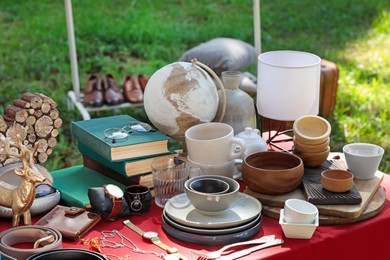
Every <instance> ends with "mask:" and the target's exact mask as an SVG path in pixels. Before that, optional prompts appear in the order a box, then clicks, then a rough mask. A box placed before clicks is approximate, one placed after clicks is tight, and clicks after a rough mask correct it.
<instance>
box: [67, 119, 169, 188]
mask: <svg viewBox="0 0 390 260" xmlns="http://www.w3.org/2000/svg"><path fill="white" fill-rule="evenodd" d="M134 121H138V120H137V119H134V118H133V117H131V116H129V115H117V116H110V117H102V118H95V119H90V120H85V121H77V122H72V124H71V132H72V135H73V137H75V138H76V140H77V146H78V149H79V151H80V152H81V154H82V155H83V163H84V166H85V167H87V168H90V169H92V170H94V171H97V172H99V173H101V174H104V175H106V176H108V177H110V178H112V179H115V180H117V181H119V182H121V183H123V184H125V185H131V184H135V183H140V184H142V185H145V186H148V187H149V188H151V187H152V186H153V181H152V177H151V164H152V161H153V160H154V159H156V158H161V157H170V158H173V157H174V156H175V152H172V151H170V150H169V148H168V141H169V140H170V137H168V136H167V135H165V134H164V133H162V132H160V131H158V130H154V129H153V131H149V132H133V133H130V134H129V135H128V136H127V137H126V138H124V139H123V140H118V141H113V140H112V139H109V138H107V137H106V136H105V135H104V132H105V130H107V129H109V128H118V129H121V128H123V127H125V126H127V125H128V124H129V123H130V122H134Z"/></svg>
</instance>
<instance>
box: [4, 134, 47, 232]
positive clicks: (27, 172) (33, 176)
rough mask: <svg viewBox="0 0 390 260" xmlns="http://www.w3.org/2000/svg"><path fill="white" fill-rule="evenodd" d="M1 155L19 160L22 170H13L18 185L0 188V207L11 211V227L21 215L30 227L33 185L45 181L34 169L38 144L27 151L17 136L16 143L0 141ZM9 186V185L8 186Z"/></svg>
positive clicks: (33, 194)
mask: <svg viewBox="0 0 390 260" xmlns="http://www.w3.org/2000/svg"><path fill="white" fill-rule="evenodd" d="M0 142H1V148H2V149H1V150H0V152H1V153H2V154H7V155H9V156H13V157H16V158H20V159H21V160H22V163H23V168H17V169H15V170H14V172H15V174H17V175H19V176H20V184H19V186H17V187H16V188H14V189H12V188H10V187H5V186H0V205H2V206H5V207H8V208H11V209H12V215H13V219H12V226H13V227H16V226H18V224H19V220H20V215H21V214H23V219H24V224H25V225H31V214H30V207H31V205H32V203H33V201H34V198H35V183H37V182H43V181H45V178H44V177H43V176H42V175H41V174H40V172H39V171H38V169H37V168H36V167H35V162H34V154H35V152H36V151H37V149H38V143H35V145H34V148H33V149H32V150H29V149H28V148H27V147H26V146H25V145H23V143H22V140H21V137H20V136H19V135H17V143H12V142H11V140H10V139H9V138H4V137H2V138H1V139H0ZM10 186H11V185H10Z"/></svg>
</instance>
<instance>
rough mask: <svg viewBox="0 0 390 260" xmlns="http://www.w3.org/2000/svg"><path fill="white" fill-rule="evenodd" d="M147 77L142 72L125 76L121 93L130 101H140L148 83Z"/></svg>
mask: <svg viewBox="0 0 390 260" xmlns="http://www.w3.org/2000/svg"><path fill="white" fill-rule="evenodd" d="M148 80H149V79H148V77H147V76H146V75H144V74H139V75H138V76H126V77H125V78H124V79H123V94H124V96H125V99H126V100H127V101H128V102H130V103H140V102H142V101H143V100H144V90H145V87H146V84H147V83H148Z"/></svg>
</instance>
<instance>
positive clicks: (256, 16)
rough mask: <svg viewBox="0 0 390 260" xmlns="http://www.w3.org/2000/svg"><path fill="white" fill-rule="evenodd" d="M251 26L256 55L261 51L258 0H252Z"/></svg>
mask: <svg viewBox="0 0 390 260" xmlns="http://www.w3.org/2000/svg"><path fill="white" fill-rule="evenodd" d="M253 28H254V35H255V49H256V54H257V57H258V56H259V55H260V53H261V31H260V0H253Z"/></svg>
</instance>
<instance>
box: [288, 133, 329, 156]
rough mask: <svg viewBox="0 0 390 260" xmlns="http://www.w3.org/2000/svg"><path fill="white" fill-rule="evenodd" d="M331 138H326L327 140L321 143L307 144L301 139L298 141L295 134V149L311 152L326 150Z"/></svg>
mask: <svg viewBox="0 0 390 260" xmlns="http://www.w3.org/2000/svg"><path fill="white" fill-rule="evenodd" d="M329 142H330V138H329V137H328V139H326V141H325V142H323V143H320V144H305V143H302V142H300V141H298V140H297V139H296V138H295V136H294V137H293V143H294V150H297V151H301V152H311V153H318V152H323V151H326V150H327V149H328V147H329Z"/></svg>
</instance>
